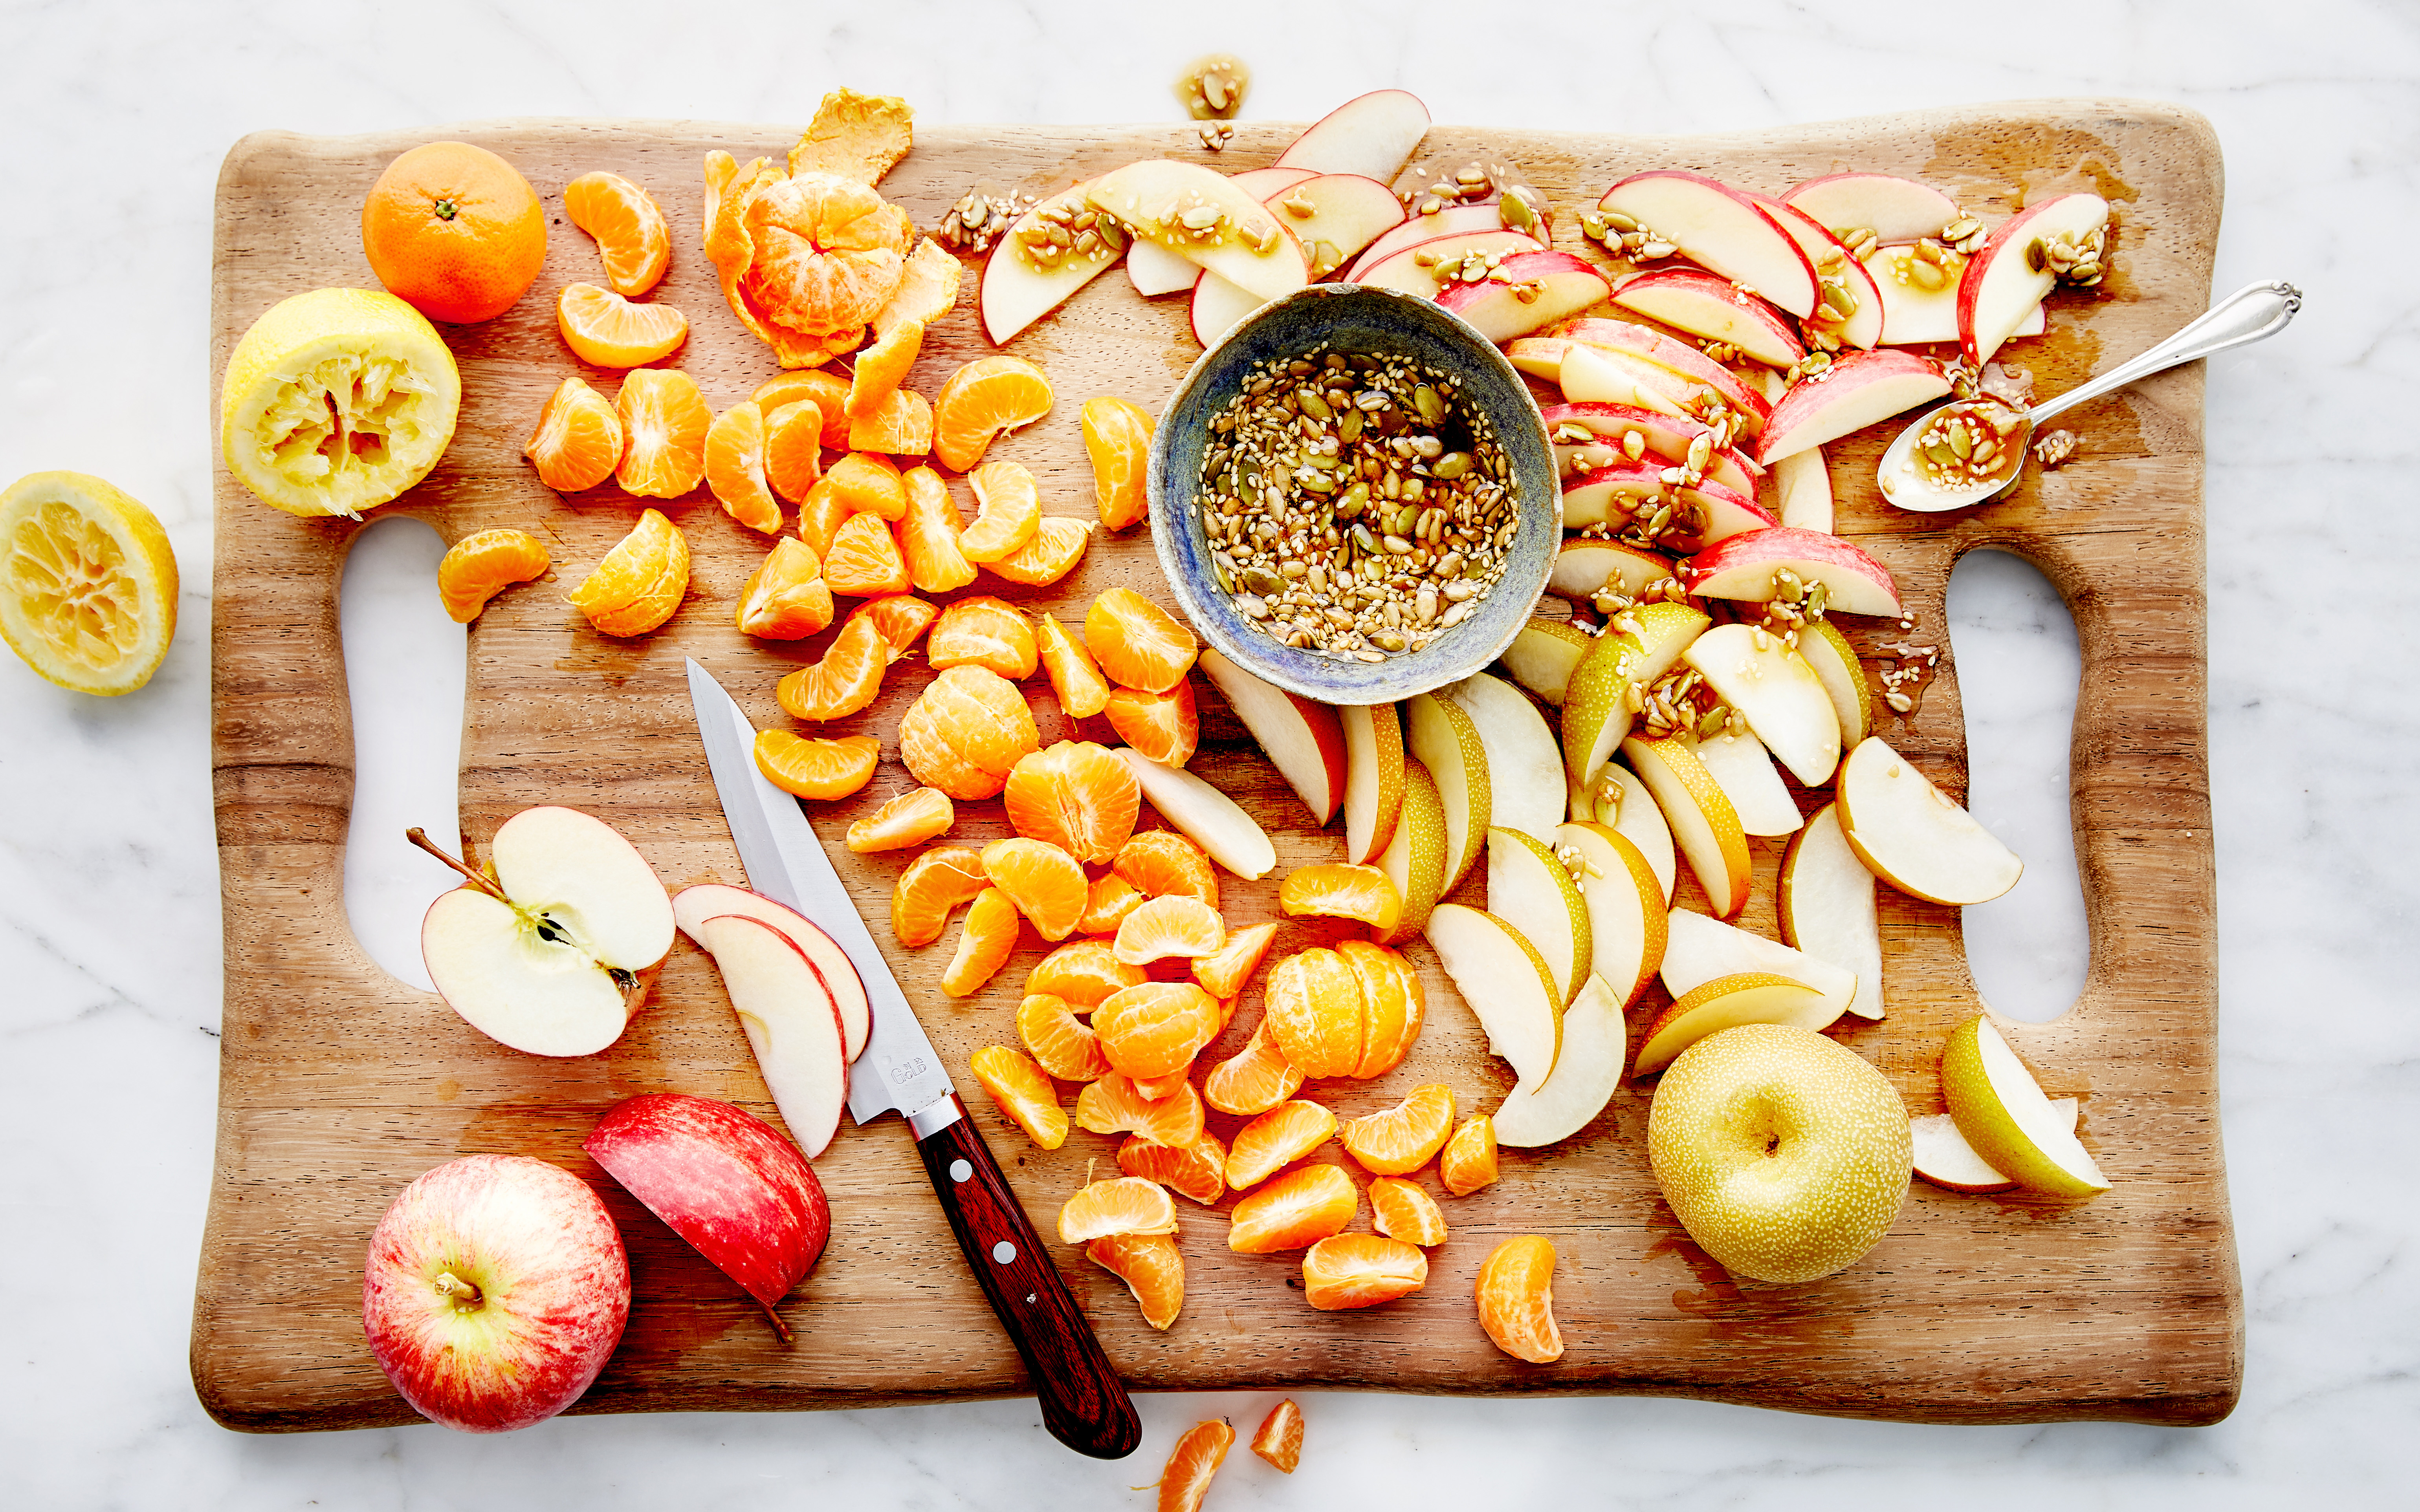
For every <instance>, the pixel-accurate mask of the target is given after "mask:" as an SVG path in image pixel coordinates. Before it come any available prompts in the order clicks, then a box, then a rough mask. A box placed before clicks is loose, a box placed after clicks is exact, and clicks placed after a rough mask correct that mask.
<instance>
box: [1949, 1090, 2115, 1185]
mask: <svg viewBox="0 0 2420 1512" xmlns="http://www.w3.org/2000/svg"><path fill="white" fill-rule="evenodd" d="M2050 1110H2051V1112H2053V1113H2054V1114H2056V1115H2057V1116H2058V1119H2059V1122H2060V1124H2061V1126H2062V1127H2064V1128H2065V1129H2066V1130H2067V1132H2068V1133H2069V1134H2073V1133H2075V1124H2076V1116H2077V1114H2078V1112H2079V1111H2080V1109H2079V1107H2078V1104H2077V1103H2076V1101H2075V1099H2073V1098H2071V1097H2057V1098H2053V1099H2051V1104H2050ZM1907 1132H1908V1135H1909V1138H1910V1139H1911V1141H1912V1142H1913V1144H1914V1147H1915V1153H1916V1175H1918V1176H1921V1177H1923V1178H1924V1179H1925V1180H1928V1181H1931V1183H1932V1184H1933V1185H1935V1186H1937V1187H1941V1188H1942V1189H1944V1190H1946V1191H1950V1192H1963V1193H1967V1194H1970V1195H1971V1194H1974V1193H1978V1192H2010V1191H2014V1190H2015V1189H2016V1185H2017V1183H2016V1182H2014V1181H2013V1180H2009V1178H2008V1177H2006V1176H2003V1175H2001V1174H2000V1172H1999V1171H1998V1170H1997V1169H1996V1168H1995V1167H1993V1165H1992V1163H1991V1162H1990V1161H1987V1160H1985V1159H1984V1158H1983V1157H1982V1156H1980V1155H1978V1154H1976V1153H1975V1147H1974V1146H1972V1145H1970V1144H1968V1143H1967V1142H1966V1136H1965V1135H1964V1134H1960V1133H1959V1132H1958V1120H1957V1119H1953V1118H1951V1117H1950V1116H1949V1115H1948V1114H1947V1113H1931V1114H1927V1115H1926V1116H1925V1117H1923V1118H1920V1119H1908V1120H1907Z"/></svg>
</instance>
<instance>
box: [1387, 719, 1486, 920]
mask: <svg viewBox="0 0 2420 1512" xmlns="http://www.w3.org/2000/svg"><path fill="white" fill-rule="evenodd" d="M1403 711H1404V746H1405V747H1406V748H1408V749H1409V750H1410V752H1411V755H1412V759H1413V760H1415V761H1417V762H1419V764H1421V765H1422V766H1424V767H1427V768H1428V773H1429V776H1430V778H1431V779H1434V780H1435V783H1436V789H1437V801H1438V803H1439V804H1441V805H1442V806H1443V807H1444V809H1445V883H1444V886H1443V887H1440V888H1439V889H1438V896H1439V897H1444V896H1446V895H1448V894H1450V893H1451V892H1452V891H1453V889H1454V888H1456V887H1461V886H1462V879H1463V878H1464V877H1466V876H1468V875H1469V874H1470V869H1471V868H1472V867H1473V866H1475V865H1476V864H1478V861H1479V854H1480V851H1481V848H1482V847H1484V846H1485V844H1486V843H1487V828H1488V825H1490V824H1491V823H1492V822H1493V816H1494V812H1495V802H1494V796H1493V795H1492V793H1491V792H1490V789H1489V784H1488V765H1487V748H1486V746H1485V745H1484V744H1483V743H1482V742H1481V740H1480V738H1479V726H1478V725H1477V724H1475V723H1473V722H1472V720H1471V717H1470V716H1469V715H1468V714H1466V713H1465V712H1464V711H1463V708H1462V705H1461V704H1459V703H1456V702H1453V701H1452V700H1451V699H1449V698H1447V697H1446V696H1445V695H1444V694H1443V693H1415V694H1413V695H1412V696H1411V697H1410V698H1407V699H1405V700H1404V702H1403Z"/></svg>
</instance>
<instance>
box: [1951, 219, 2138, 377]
mask: <svg viewBox="0 0 2420 1512" xmlns="http://www.w3.org/2000/svg"><path fill="white" fill-rule="evenodd" d="M2107 224H2109V202H2108V201H2107V200H2105V199H2102V197H2101V196H2100V195H2098V194H2054V195H2053V196H2051V197H2050V198H2049V199H2046V200H2043V201H2041V202H2040V203H2039V204H2034V205H2028V206H2026V207H2025V208H2024V209H2022V210H2019V211H2018V212H2017V213H2016V214H2014V215H2011V216H2009V218H2008V219H2007V220H2005V221H2003V222H2001V223H2000V224H1999V225H1998V226H1997V227H1995V228H1994V229H1993V232H1992V234H1991V236H1990V237H1989V238H1988V239H1986V240H1985V241H1984V243H1983V247H1982V250H1981V251H1979V252H1978V253H1976V254H1975V255H1974V256H1973V257H1971V258H1969V259H1967V263H1966V271H1965V272H1964V273H1963V274H1962V275H1960V277H1959V280H1958V344H1959V347H1960V349H1961V350H1962V352H1963V353H1964V354H1965V357H1966V360H1967V361H1968V362H1970V363H1974V364H1975V365H1976V366H1977V367H1978V368H1979V367H1981V366H1982V365H1983V364H1984V363H1988V362H1990V361H1991V360H1992V354H1993V352H1996V351H1998V350H1999V349H2000V344H2001V343H2002V342H2004V341H2007V340H2008V339H2009V336H2010V335H2011V334H2013V333H2014V332H2015V331H2016V329H2017V324H2018V322H2020V321H2022V320H2023V319H2024V317H2025V312H2027V311H2028V310H2031V309H2032V308H2033V307H2034V306H2036V305H2038V304H2040V303H2041V301H2042V297H2043V296H2044V295H2046V294H2048V293H2049V292H2050V291H2051V289H2052V287H2053V286H2054V285H2056V284H2057V282H2058V278H2057V275H2056V274H2055V273H2053V272H2052V271H2051V268H2050V265H2049V264H2048V263H2046V262H2042V261H2040V258H2039V255H2038V254H2036V253H2035V252H2034V250H2033V249H2034V248H2035V247H2036V246H2037V245H2039V244H2040V243H2041V242H2043V241H2047V240H2053V239H2057V238H2059V237H2062V236H2064V237H2069V238H2072V239H2076V240H2082V239H2084V238H2086V237H2087V236H2090V235H2091V234H2092V233H2093V232H2095V231H2098V230H2100V229H2101V228H2102V227H2103V226H2105V225H2107Z"/></svg>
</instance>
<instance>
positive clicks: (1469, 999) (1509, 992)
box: [1426, 903, 1563, 1086]
mask: <svg viewBox="0 0 2420 1512" xmlns="http://www.w3.org/2000/svg"><path fill="white" fill-rule="evenodd" d="M1426 933H1427V937H1428V942H1429V947H1430V949H1434V950H1435V951H1436V953H1437V964H1439V965H1441V966H1443V967H1444V968H1445V974H1446V976H1447V977H1449V978H1450V979H1451V980H1452V981H1453V985H1454V990H1455V991H1456V992H1459V993H1460V994H1461V995H1462V998H1463V1001H1464V1002H1466V1003H1468V1004H1469V1005H1470V1011H1471V1012H1472V1013H1474V1014H1476V1015H1477V1016H1478V1018H1479V1024H1480V1027H1481V1028H1483V1029H1485V1030H1486V1031H1487V1048H1488V1050H1489V1051H1490V1052H1491V1053H1493V1054H1495V1055H1498V1056H1501V1057H1504V1059H1505V1060H1506V1061H1508V1062H1510V1063H1511V1065H1512V1074H1513V1076H1514V1077H1515V1078H1517V1079H1518V1080H1520V1081H1523V1082H1528V1083H1529V1084H1531V1085H1533V1086H1535V1085H1538V1084H1540V1083H1543V1082H1544V1081H1545V1079H1546V1078H1547V1077H1548V1076H1549V1075H1551V1074H1553V1072H1554V1070H1555V1060H1556V1057H1559V1055H1561V1054H1562V1048H1563V995H1562V989H1561V987H1560V986H1559V984H1558V983H1557V982H1556V980H1555V976H1554V972H1553V970H1552V969H1551V968H1550V967H1549V966H1548V965H1547V964H1546V959H1545V957H1544V956H1542V955H1540V954H1539V953H1538V948H1537V947H1536V946H1534V945H1532V944H1530V943H1529V941H1528V938H1526V937H1525V936H1524V935H1523V934H1522V933H1521V932H1520V931H1519V930H1517V929H1515V928H1513V927H1512V924H1511V923H1509V922H1508V921H1506V920H1505V919H1502V918H1497V916H1496V915H1494V914H1490V913H1483V912H1481V910H1479V909H1476V908H1466V907H1464V906H1463V905H1462V904H1461V903H1439V904H1437V906H1436V908H1435V911H1434V912H1432V913H1431V914H1430V915H1429V927H1428V929H1427V931H1426Z"/></svg>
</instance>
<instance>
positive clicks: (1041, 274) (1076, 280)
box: [979, 181, 1118, 347]
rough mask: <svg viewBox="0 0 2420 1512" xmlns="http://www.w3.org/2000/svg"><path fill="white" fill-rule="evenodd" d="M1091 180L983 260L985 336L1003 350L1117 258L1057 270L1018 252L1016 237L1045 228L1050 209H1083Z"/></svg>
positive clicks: (1035, 211)
mask: <svg viewBox="0 0 2420 1512" xmlns="http://www.w3.org/2000/svg"><path fill="white" fill-rule="evenodd" d="M1091 188H1092V184H1091V183H1090V182H1089V181H1088V182H1086V183H1080V184H1076V185H1072V186H1070V187H1069V188H1066V189H1063V190H1061V191H1060V192H1059V193H1056V194H1053V195H1051V196H1050V197H1049V198H1047V199H1046V200H1044V201H1042V202H1041V203H1040V204H1038V205H1036V206H1034V207H1033V208H1032V209H1030V210H1028V211H1026V212H1025V213H1024V214H1023V215H1020V216H1018V217H1017V218H1016V224H1014V225H1012V226H1010V227H1009V228H1008V229H1007V230H1005V231H1003V232H1001V236H1000V239H999V240H997V241H995V242H993V243H992V244H991V251H990V253H989V254H987V255H985V258H984V269H983V284H982V293H981V295H980V299H979V302H980V303H981V305H982V308H983V322H984V334H985V335H986V336H989V337H990V338H991V344H992V345H993V346H995V347H1005V346H1007V345H1008V344H1009V342H1010V341H1012V340H1013V339H1015V338H1016V335H1017V333H1018V332H1022V331H1024V330H1025V329H1026V328H1027V327H1028V326H1031V325H1032V324H1033V322H1035V321H1036V320H1039V319H1041V318H1042V317H1043V316H1046V315H1048V314H1049V313H1050V312H1051V311H1053V310H1055V309H1057V308H1059V306H1061V305H1063V304H1064V303H1066V302H1067V301H1069V300H1071V299H1073V298H1075V296H1076V291H1077V290H1078V289H1080V288H1082V287H1083V286H1084V285H1087V284H1089V283H1091V282H1092V281H1093V280H1094V279H1095V278H1098V277H1100V276H1101V275H1102V274H1103V273H1105V272H1108V271H1109V268H1110V265H1112V264H1114V263H1115V262H1116V261H1117V260H1118V259H1117V257H1116V256H1115V255H1110V256H1107V257H1094V258H1085V257H1073V256H1071V257H1064V258H1062V259H1061V260H1060V262H1059V264H1058V266H1056V267H1054V268H1037V267H1035V266H1034V265H1033V264H1032V262H1031V261H1029V260H1027V259H1026V258H1025V257H1024V256H1023V255H1020V254H1019V253H1018V250H1017V249H1018V248H1019V246H1021V245H1022V243H1021V242H1019V241H1018V239H1017V238H1018V236H1019V235H1020V234H1021V233H1022V232H1024V231H1026V230H1027V229H1028V228H1030V227H1032V226H1036V225H1040V224H1043V223H1042V215H1043V212H1044V211H1046V210H1057V209H1059V208H1069V209H1082V208H1084V206H1085V203H1086V201H1085V198H1084V196H1085V193H1086V192H1087V191H1089V190H1090V189H1091Z"/></svg>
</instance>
